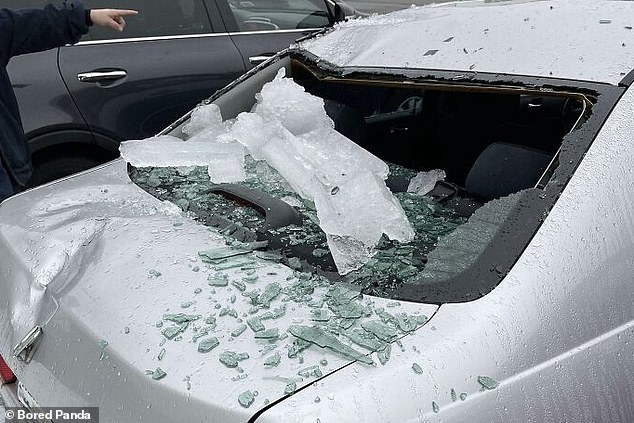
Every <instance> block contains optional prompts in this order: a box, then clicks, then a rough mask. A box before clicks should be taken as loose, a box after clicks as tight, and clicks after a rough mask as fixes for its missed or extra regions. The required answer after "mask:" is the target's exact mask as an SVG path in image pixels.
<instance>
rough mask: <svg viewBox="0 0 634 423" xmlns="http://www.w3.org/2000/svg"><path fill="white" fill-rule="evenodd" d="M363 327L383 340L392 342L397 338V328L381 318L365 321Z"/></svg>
mask: <svg viewBox="0 0 634 423" xmlns="http://www.w3.org/2000/svg"><path fill="white" fill-rule="evenodd" d="M361 327H362V328H363V329H365V330H366V331H368V332H370V333H372V334H374V335H375V336H376V337H377V338H379V339H382V340H383V341H387V342H391V341H393V340H395V339H396V329H394V328H393V327H392V326H389V325H388V324H386V323H383V322H382V321H380V320H370V321H368V322H363V323H361Z"/></svg>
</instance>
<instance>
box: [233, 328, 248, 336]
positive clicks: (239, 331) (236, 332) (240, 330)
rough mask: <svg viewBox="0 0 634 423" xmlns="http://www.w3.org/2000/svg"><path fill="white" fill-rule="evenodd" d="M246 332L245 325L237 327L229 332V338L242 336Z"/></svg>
mask: <svg viewBox="0 0 634 423" xmlns="http://www.w3.org/2000/svg"><path fill="white" fill-rule="evenodd" d="M245 330H247V325H239V326H238V327H237V328H235V329H234V330H233V331H232V332H231V336H233V337H234V338H236V337H238V336H240V335H242V334H243V333H244V331H245Z"/></svg>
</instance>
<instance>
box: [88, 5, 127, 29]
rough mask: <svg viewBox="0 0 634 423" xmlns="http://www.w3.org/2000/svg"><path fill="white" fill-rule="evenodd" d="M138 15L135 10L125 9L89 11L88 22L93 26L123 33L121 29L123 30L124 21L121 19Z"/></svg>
mask: <svg viewBox="0 0 634 423" xmlns="http://www.w3.org/2000/svg"><path fill="white" fill-rule="evenodd" d="M138 13H139V12H137V11H136V10H125V9H92V10H91V11H90V20H91V21H92V23H93V25H98V26H103V27H106V28H110V29H114V30H115V31H123V28H125V19H124V18H123V17H124V16H134V15H136V14H138Z"/></svg>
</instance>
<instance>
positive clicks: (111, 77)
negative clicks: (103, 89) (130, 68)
mask: <svg viewBox="0 0 634 423" xmlns="http://www.w3.org/2000/svg"><path fill="white" fill-rule="evenodd" d="M126 76H128V73H127V72H126V71H124V70H123V69H117V70H107V71H100V70H94V71H91V72H82V73H78V74H77V79H78V80H79V82H101V81H116V80H117V79H121V78H125V77H126Z"/></svg>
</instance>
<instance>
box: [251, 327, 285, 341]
mask: <svg viewBox="0 0 634 423" xmlns="http://www.w3.org/2000/svg"><path fill="white" fill-rule="evenodd" d="M279 337H280V334H279V329H278V328H272V329H266V330H263V331H259V332H256V333H255V338H256V339H268V340H275V339H278V338H279Z"/></svg>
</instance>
